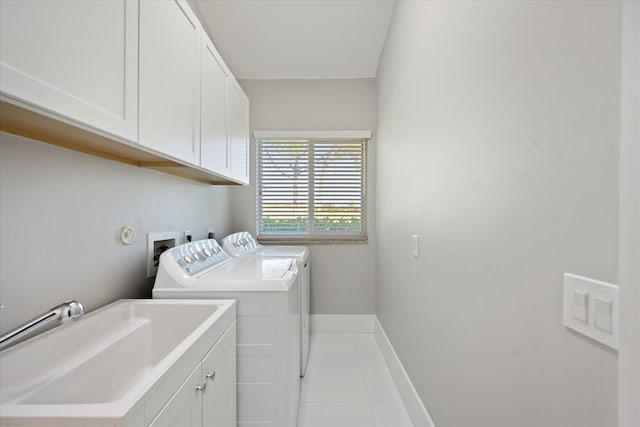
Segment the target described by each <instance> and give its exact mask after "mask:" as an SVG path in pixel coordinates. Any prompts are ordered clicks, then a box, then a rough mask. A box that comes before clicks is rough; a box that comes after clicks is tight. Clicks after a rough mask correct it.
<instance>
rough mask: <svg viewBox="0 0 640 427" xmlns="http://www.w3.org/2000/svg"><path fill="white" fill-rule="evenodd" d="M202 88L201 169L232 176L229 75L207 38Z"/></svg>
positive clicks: (203, 59)
mask: <svg viewBox="0 0 640 427" xmlns="http://www.w3.org/2000/svg"><path fill="white" fill-rule="evenodd" d="M201 72H202V74H201V78H200V82H201V88H200V97H201V99H200V166H202V167H203V168H205V169H208V170H211V171H213V172H216V173H220V174H222V175H227V176H228V175H229V150H228V144H229V139H228V134H229V124H228V113H227V103H228V102H227V99H228V98H227V82H228V78H229V75H228V72H227V69H226V67H225V66H224V63H223V61H222V59H221V58H220V55H219V54H218V52H217V51H216V49H215V47H214V46H213V43H212V42H211V40H209V38H208V37H207V36H206V35H204V36H203V42H202V67H201Z"/></svg>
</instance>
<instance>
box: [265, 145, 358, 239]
mask: <svg viewBox="0 0 640 427" xmlns="http://www.w3.org/2000/svg"><path fill="white" fill-rule="evenodd" d="M366 148H367V144H366V139H365V138H360V139H340V140H331V139H291V138H290V139H275V138H270V139H266V138H265V139H258V155H257V162H258V165H257V166H258V173H257V177H258V179H257V204H256V205H257V211H258V212H257V230H258V232H257V234H258V238H259V239H260V240H298V241H300V240H302V241H318V240H324V241H366V240H367V215H366V211H367V199H366V168H365V165H366Z"/></svg>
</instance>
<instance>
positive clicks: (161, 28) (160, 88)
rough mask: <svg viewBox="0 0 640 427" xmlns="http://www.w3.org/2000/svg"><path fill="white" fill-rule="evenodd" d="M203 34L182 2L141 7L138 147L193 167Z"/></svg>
mask: <svg viewBox="0 0 640 427" xmlns="http://www.w3.org/2000/svg"><path fill="white" fill-rule="evenodd" d="M201 36H202V29H201V27H200V23H199V22H198V20H197V19H196V17H195V15H194V14H193V12H192V11H191V9H190V8H189V6H188V5H187V4H186V2H184V1H182V0H171V1H157V0H141V1H140V134H139V140H138V142H139V143H140V144H141V145H144V146H146V147H149V148H153V149H154V150H157V151H160V152H162V153H165V154H168V155H170V156H173V157H175V158H178V159H180V160H184V161H187V162H189V163H192V164H196V165H198V164H199V163H200V162H199V156H200V96H199V92H200V43H201Z"/></svg>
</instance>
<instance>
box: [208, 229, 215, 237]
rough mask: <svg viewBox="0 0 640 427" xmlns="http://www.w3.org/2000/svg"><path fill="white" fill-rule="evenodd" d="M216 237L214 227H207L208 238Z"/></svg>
mask: <svg viewBox="0 0 640 427" xmlns="http://www.w3.org/2000/svg"><path fill="white" fill-rule="evenodd" d="M215 238H216V232H215V231H213V228H212V227H209V228H207V239H215Z"/></svg>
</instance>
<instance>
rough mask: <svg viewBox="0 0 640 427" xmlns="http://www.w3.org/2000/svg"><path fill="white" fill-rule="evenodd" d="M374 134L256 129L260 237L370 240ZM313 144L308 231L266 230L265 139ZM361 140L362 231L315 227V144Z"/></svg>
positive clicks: (285, 240)
mask: <svg viewBox="0 0 640 427" xmlns="http://www.w3.org/2000/svg"><path fill="white" fill-rule="evenodd" d="M370 137H371V132H370V131H346V132H299V133H292V132H258V131H256V132H254V139H255V143H256V238H257V240H258V241H260V242H274V243H275V242H278V243H313V244H323V243H330V244H331V243H347V244H349V243H352V244H354V243H367V242H368V235H369V233H368V225H369V224H368V211H369V197H368V183H369V179H368V159H369V158H368V151H369V148H368V142H369V139H370ZM292 142H298V143H301V144H309V146H308V149H309V160H308V166H307V167H308V168H309V174H308V178H307V183H308V185H309V195H308V197H309V199H308V211H307V217H308V218H309V222H310V224H309V227H308V230H307V231H306V232H300V233H296V232H284V233H266V234H265V233H264V231H263V230H262V224H261V222H262V221H261V220H262V218H263V216H262V206H263V201H262V199H261V191H262V188H263V186H262V171H261V152H262V151H261V144H262V143H283V144H284V143H292ZM323 142H324V143H357V144H361V149H362V165H361V180H360V187H361V191H360V200H361V205H360V220H361V229H360V231H358V232H353V231H335V230H334V231H318V230H313V229H312V227H313V226H312V224H313V222H314V220H313V204H314V203H313V201H314V190H313V188H314V185H315V183H317V181H316V180H315V176H314V174H313V158H314V156H313V148H312V147H313V145H314V144H318V143H323Z"/></svg>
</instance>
